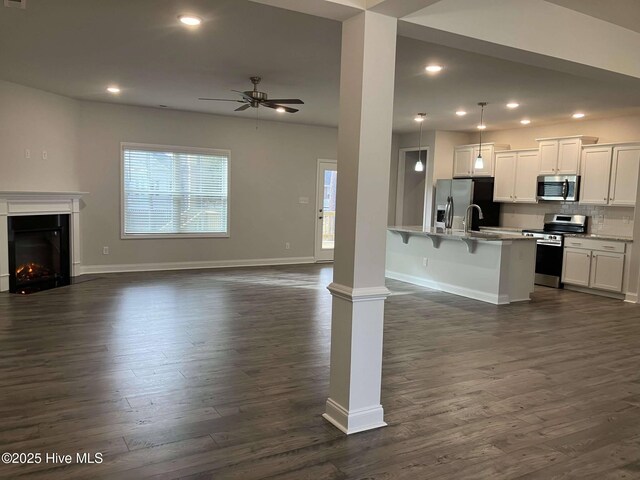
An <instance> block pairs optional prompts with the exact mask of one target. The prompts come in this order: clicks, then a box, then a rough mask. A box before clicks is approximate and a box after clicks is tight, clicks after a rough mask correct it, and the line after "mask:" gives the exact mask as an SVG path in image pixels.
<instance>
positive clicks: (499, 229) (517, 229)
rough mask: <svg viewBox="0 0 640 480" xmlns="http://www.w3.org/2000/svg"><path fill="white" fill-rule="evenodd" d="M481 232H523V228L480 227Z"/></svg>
mask: <svg viewBox="0 0 640 480" xmlns="http://www.w3.org/2000/svg"><path fill="white" fill-rule="evenodd" d="M480 231H481V232H484V231H486V232H512V233H522V228H516V227H480Z"/></svg>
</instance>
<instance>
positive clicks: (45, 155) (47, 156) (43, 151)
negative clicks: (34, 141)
mask: <svg viewBox="0 0 640 480" xmlns="http://www.w3.org/2000/svg"><path fill="white" fill-rule="evenodd" d="M47 158H49V154H47V151H46V150H42V159H43V160H46V159H47Z"/></svg>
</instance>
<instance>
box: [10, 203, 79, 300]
mask: <svg viewBox="0 0 640 480" xmlns="http://www.w3.org/2000/svg"><path fill="white" fill-rule="evenodd" d="M83 195H87V192H10V191H4V192H3V191H0V292H5V291H7V290H9V239H8V227H7V218H8V217H11V216H17V215H58V214H68V215H69V227H70V231H69V237H70V240H71V245H70V253H71V276H72V277H77V276H78V275H81V274H82V271H81V267H82V260H81V256H80V199H81V198H82V196H83Z"/></svg>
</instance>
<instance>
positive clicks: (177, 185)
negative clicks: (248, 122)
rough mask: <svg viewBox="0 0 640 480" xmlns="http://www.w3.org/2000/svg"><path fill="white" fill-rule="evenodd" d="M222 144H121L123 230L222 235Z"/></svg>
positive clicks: (126, 234) (225, 187) (225, 168)
mask: <svg viewBox="0 0 640 480" xmlns="http://www.w3.org/2000/svg"><path fill="white" fill-rule="evenodd" d="M229 156H230V152H229V151H227V150H209V149H199V148H186V147H166V146H158V145H139V144H122V236H123V238H139V237H147V238H148V237H210V236H217V237H226V236H228V233H229V219H228V212H229V200H228V195H229Z"/></svg>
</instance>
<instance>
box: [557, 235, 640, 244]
mask: <svg viewBox="0 0 640 480" xmlns="http://www.w3.org/2000/svg"><path fill="white" fill-rule="evenodd" d="M564 236H565V237H578V238H592V239H594V240H608V241H613V242H633V238H632V237H624V236H621V235H608V234H602V235H601V234H599V233H565V234H564Z"/></svg>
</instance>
